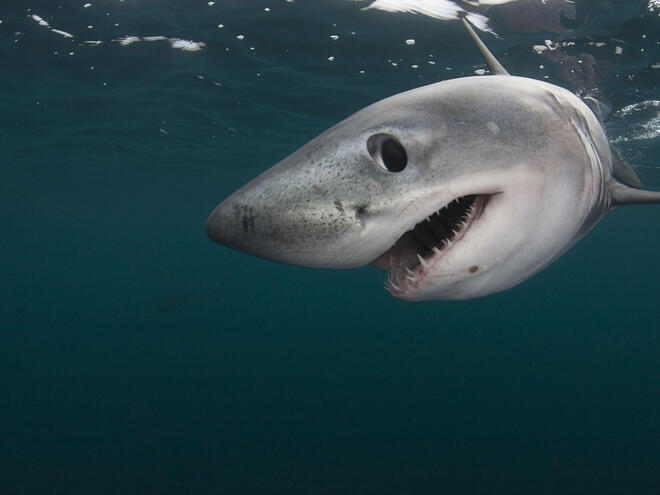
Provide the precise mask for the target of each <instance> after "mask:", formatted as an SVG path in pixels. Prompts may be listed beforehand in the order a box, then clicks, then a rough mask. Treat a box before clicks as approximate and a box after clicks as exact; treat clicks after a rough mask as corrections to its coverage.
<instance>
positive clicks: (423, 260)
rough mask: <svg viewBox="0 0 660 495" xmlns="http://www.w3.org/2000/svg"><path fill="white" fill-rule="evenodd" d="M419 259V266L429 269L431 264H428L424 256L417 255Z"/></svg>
mask: <svg viewBox="0 0 660 495" xmlns="http://www.w3.org/2000/svg"><path fill="white" fill-rule="evenodd" d="M417 259H418V260H419V264H420V265H422V266H423V267H424V268H428V267H429V264H428V263H427V262H426V260H425V259H424V258H422V255H421V254H419V253H417Z"/></svg>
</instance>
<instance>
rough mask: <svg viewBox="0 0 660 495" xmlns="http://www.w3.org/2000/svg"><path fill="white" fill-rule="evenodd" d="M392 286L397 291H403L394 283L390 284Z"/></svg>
mask: <svg viewBox="0 0 660 495" xmlns="http://www.w3.org/2000/svg"><path fill="white" fill-rule="evenodd" d="M390 285H391V286H392V287H394V288H395V289H396V290H401V289H399V286H398V285H396V284H395V283H394V282H390Z"/></svg>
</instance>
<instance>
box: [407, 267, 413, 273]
mask: <svg viewBox="0 0 660 495" xmlns="http://www.w3.org/2000/svg"><path fill="white" fill-rule="evenodd" d="M406 273H407V274H408V275H414V274H415V272H413V271H412V270H411V269H410V268H408V267H406Z"/></svg>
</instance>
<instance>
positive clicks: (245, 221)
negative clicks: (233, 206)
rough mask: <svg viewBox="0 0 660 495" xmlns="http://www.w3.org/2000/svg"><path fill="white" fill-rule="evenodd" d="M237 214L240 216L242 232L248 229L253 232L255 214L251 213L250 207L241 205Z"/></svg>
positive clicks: (246, 231)
mask: <svg viewBox="0 0 660 495" xmlns="http://www.w3.org/2000/svg"><path fill="white" fill-rule="evenodd" d="M239 214H240V216H241V226H242V227H243V232H245V233H246V234H247V233H248V232H249V231H250V230H252V232H254V220H255V219H256V218H257V216H256V215H255V214H254V213H253V210H252V208H251V207H249V206H243V207H242V208H241V212H240V213H239Z"/></svg>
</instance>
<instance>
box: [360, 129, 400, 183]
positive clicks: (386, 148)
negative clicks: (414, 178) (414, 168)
mask: <svg viewBox="0 0 660 495" xmlns="http://www.w3.org/2000/svg"><path fill="white" fill-rule="evenodd" d="M367 151H369V154H370V155H371V158H372V159H373V160H374V161H375V162H376V163H377V164H378V165H380V166H381V167H382V168H384V169H385V170H387V171H388V172H394V173H398V172H402V171H403V170H404V169H405V168H406V165H408V154H407V153H406V149H405V148H404V147H403V145H402V144H401V143H400V142H399V140H398V139H396V138H395V137H394V136H391V135H390V134H383V133H378V134H374V135H373V136H370V137H369V139H367Z"/></svg>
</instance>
